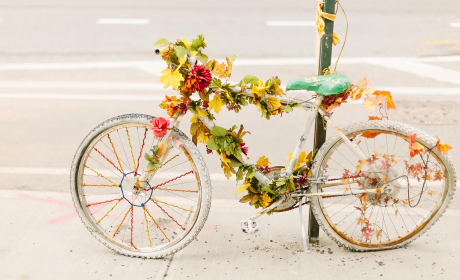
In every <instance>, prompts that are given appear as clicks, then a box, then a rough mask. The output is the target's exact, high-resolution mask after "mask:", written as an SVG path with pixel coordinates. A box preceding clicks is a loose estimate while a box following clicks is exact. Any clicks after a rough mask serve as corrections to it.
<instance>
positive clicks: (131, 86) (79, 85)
mask: <svg viewBox="0 0 460 280" xmlns="http://www.w3.org/2000/svg"><path fill="white" fill-rule="evenodd" d="M0 88H8V89H12V88H15V89H32V88H33V89H37V88H46V89H58V88H59V89H101V90H155V91H159V90H161V91H164V90H167V91H171V87H170V88H167V89H165V88H164V85H163V84H160V83H108V82H61V81H56V82H55V81H49V82H0Z"/></svg>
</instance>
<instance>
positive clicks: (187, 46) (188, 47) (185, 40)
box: [184, 37, 192, 50]
mask: <svg viewBox="0 0 460 280" xmlns="http://www.w3.org/2000/svg"><path fill="white" fill-rule="evenodd" d="M184 44H185V46H186V48H187V50H190V47H191V46H192V43H189V42H188V38H187V37H185V38H184Z"/></svg>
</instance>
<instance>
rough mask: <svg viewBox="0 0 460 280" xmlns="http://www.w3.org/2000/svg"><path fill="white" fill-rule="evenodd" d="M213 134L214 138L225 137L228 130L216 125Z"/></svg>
mask: <svg viewBox="0 0 460 280" xmlns="http://www.w3.org/2000/svg"><path fill="white" fill-rule="evenodd" d="M211 134H212V135H213V136H225V135H226V134H227V130H226V129H225V128H223V127H220V126H217V125H215V126H214V127H213V128H212V130H211Z"/></svg>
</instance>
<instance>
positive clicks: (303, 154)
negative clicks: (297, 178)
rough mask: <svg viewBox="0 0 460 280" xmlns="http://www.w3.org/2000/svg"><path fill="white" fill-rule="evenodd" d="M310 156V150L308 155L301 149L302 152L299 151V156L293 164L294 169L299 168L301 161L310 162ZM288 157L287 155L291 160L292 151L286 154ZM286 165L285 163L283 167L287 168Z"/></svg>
mask: <svg viewBox="0 0 460 280" xmlns="http://www.w3.org/2000/svg"><path fill="white" fill-rule="evenodd" d="M311 156H312V153H311V152H310V153H309V154H308V156H307V155H306V154H305V152H304V151H302V152H301V153H300V155H299V158H298V159H297V162H296V164H295V166H294V170H296V169H299V168H300V165H301V164H302V163H308V162H310V160H311ZM288 157H289V161H291V158H292V153H290V154H289V155H288ZM288 165H289V164H288ZM288 165H286V167H285V168H288Z"/></svg>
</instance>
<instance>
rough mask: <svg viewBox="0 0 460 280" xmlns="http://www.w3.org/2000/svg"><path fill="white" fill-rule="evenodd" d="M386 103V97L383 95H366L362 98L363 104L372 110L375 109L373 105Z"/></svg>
mask: <svg viewBox="0 0 460 280" xmlns="http://www.w3.org/2000/svg"><path fill="white" fill-rule="evenodd" d="M385 103H387V98H386V97H384V96H380V95H377V96H375V97H374V96H368V97H366V98H364V101H363V105H364V107H366V108H367V109H368V110H370V111H373V110H374V109H375V106H377V105H382V104H385Z"/></svg>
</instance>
